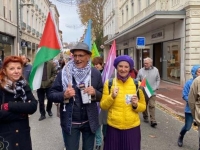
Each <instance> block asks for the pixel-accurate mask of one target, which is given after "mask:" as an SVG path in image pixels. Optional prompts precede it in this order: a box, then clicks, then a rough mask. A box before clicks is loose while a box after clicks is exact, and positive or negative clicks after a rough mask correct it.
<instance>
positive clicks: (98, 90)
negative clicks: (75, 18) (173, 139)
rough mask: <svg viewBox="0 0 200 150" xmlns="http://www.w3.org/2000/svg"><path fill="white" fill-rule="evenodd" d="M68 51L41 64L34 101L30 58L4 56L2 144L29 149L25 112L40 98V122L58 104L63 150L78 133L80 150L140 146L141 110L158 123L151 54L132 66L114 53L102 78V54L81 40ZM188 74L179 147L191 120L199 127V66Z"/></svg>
mask: <svg viewBox="0 0 200 150" xmlns="http://www.w3.org/2000/svg"><path fill="white" fill-rule="evenodd" d="M70 52H71V53H72V54H73V59H72V58H70V59H69V58H68V59H66V60H64V59H60V60H56V59H55V60H49V61H47V62H45V63H44V67H43V76H42V82H41V87H40V88H39V89H37V91H36V92H37V97H38V101H37V100H36V99H35V97H34V96H33V94H32V91H31V89H30V87H29V83H28V82H29V76H30V73H31V68H32V66H31V65H30V64H29V61H30V60H29V59H28V58H27V57H26V56H25V55H22V56H8V57H5V59H4V60H3V63H2V66H1V70H0V106H1V108H0V143H1V145H0V149H1V148H2V147H5V148H6V149H7V150H15V149H19V150H32V143H31V135H30V126H29V115H31V114H33V113H35V112H36V110H37V103H38V102H39V112H40V117H39V121H42V120H44V119H45V118H46V112H47V114H48V115H49V116H50V117H51V116H53V113H52V111H51V109H52V104H53V103H55V104H56V106H57V107H58V114H57V116H58V117H59V118H60V122H61V123H60V124H61V129H62V137H63V142H64V145H65V149H66V150H78V149H79V141H80V137H81V135H82V149H83V150H93V149H94V148H95V150H100V149H102V147H103V150H141V127H140V124H141V120H140V116H139V113H143V121H144V122H146V123H149V125H150V126H151V127H152V128H156V126H157V125H158V124H157V121H156V117H155V101H156V91H157V90H158V89H159V84H160V75H159V71H158V69H157V68H156V67H155V66H153V61H152V59H151V58H149V57H147V58H145V59H144V62H143V64H144V67H143V68H141V69H139V70H136V69H135V68H134V60H133V59H132V58H131V57H130V56H128V55H121V56H118V57H116V58H115V60H114V64H113V66H114V67H115V71H114V72H113V76H112V77H111V78H110V79H108V80H106V82H105V83H103V82H102V72H103V68H104V62H103V58H102V57H95V58H93V59H92V60H91V54H92V53H91V51H90V50H89V47H88V46H87V44H85V43H82V42H79V43H77V45H75V46H74V47H73V48H72V49H71V50H70ZM191 73H192V76H193V78H192V79H190V80H188V81H187V82H186V83H185V86H184V88H183V99H184V100H185V101H186V107H185V125H184V126H183V128H182V129H181V131H180V135H179V137H178V146H179V147H182V146H183V138H184V136H185V134H186V132H187V131H189V130H190V128H191V126H192V124H193V122H194V120H195V124H196V125H197V126H200V118H199V112H200V102H199V93H200V91H199V89H200V87H199V86H200V83H199V82H200V66H194V67H193V68H192V70H191ZM144 79H145V80H148V82H149V84H150V86H151V87H152V90H153V92H154V94H153V95H152V96H151V97H148V96H147V94H146V93H145V90H144V88H142V87H141V86H140V84H141V81H143V80H144ZM45 99H47V105H46V109H45V104H44V101H45ZM199 130H200V128H199ZM199 133H200V131H199ZM19 136H20V138H18V137H19ZM199 139H200V138H199ZM199 141H200V140H199ZM199 147H200V144H199ZM199 150H200V148H199Z"/></svg>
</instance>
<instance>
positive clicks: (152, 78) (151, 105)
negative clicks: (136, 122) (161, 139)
mask: <svg viewBox="0 0 200 150" xmlns="http://www.w3.org/2000/svg"><path fill="white" fill-rule="evenodd" d="M152 64H153V60H152V59H151V58H149V57H147V58H145V59H144V67H143V68H141V69H140V70H139V72H138V75H137V79H138V80H140V81H142V80H143V79H144V78H146V79H147V80H148V82H149V84H150V86H151V87H152V89H153V91H154V95H153V96H152V97H150V98H148V97H147V96H145V100H146V104H147V105H146V106H147V108H146V110H145V111H144V112H143V118H144V122H147V123H148V122H149V119H148V117H149V114H150V123H151V127H156V126H157V122H156V119H155V101H156V92H155V91H156V90H158V87H159V85H160V75H159V72H158V69H157V68H156V67H154V66H153V65H152ZM148 111H149V113H148Z"/></svg>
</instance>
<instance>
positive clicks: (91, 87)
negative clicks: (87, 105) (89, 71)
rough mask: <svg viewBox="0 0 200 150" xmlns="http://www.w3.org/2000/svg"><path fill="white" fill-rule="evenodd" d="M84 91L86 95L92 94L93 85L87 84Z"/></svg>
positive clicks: (93, 91) (93, 90) (93, 92)
mask: <svg viewBox="0 0 200 150" xmlns="http://www.w3.org/2000/svg"><path fill="white" fill-rule="evenodd" d="M84 93H87V94H88V95H91V96H94V95H95V89H94V88H93V86H89V87H87V88H85V89H84Z"/></svg>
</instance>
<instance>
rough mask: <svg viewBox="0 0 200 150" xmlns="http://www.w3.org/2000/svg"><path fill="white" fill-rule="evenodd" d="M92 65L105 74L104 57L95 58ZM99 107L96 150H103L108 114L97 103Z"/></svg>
mask: <svg viewBox="0 0 200 150" xmlns="http://www.w3.org/2000/svg"><path fill="white" fill-rule="evenodd" d="M92 64H93V66H94V67H95V68H96V69H97V70H99V71H100V72H101V73H102V72H103V58H102V57H94V58H93V59H92ZM97 106H98V108H99V124H100V126H99V128H98V130H97V131H96V133H95V140H96V147H95V150H100V149H101V145H102V138H101V137H102V133H103V138H105V133H106V126H107V115H108V112H107V111H105V110H101V109H100V106H99V103H97ZM101 125H103V127H102V131H101Z"/></svg>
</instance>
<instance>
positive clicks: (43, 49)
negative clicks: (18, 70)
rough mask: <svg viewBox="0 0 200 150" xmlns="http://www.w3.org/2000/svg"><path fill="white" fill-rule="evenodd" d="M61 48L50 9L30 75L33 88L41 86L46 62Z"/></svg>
mask: <svg viewBox="0 0 200 150" xmlns="http://www.w3.org/2000/svg"><path fill="white" fill-rule="evenodd" d="M61 49H62V45H61V41H60V37H59V34H58V29H57V25H56V23H55V20H54V15H53V14H52V12H51V10H50V12H49V14H48V17H47V21H46V24H45V27H44V31H43V35H42V38H41V40H40V44H39V46H38V51H37V54H36V56H35V59H34V62H33V67H32V70H31V73H30V77H29V84H30V87H31V89H32V90H36V89H38V88H40V86H41V82H42V75H43V67H44V63H45V62H46V61H49V60H51V59H53V58H54V57H55V56H57V55H58V54H59V53H60V50H61Z"/></svg>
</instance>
